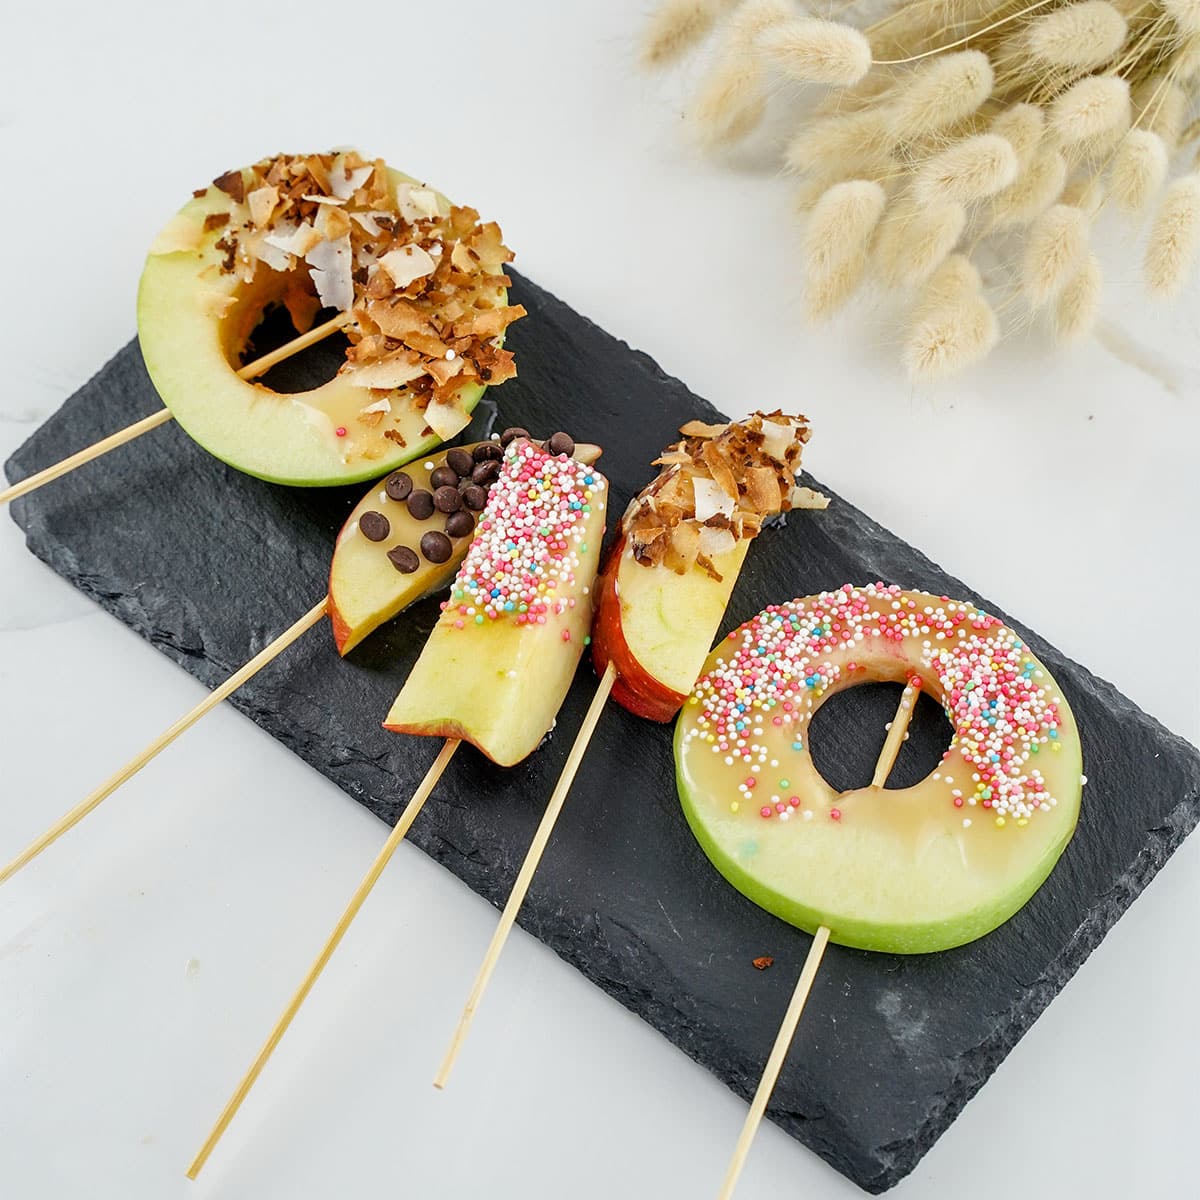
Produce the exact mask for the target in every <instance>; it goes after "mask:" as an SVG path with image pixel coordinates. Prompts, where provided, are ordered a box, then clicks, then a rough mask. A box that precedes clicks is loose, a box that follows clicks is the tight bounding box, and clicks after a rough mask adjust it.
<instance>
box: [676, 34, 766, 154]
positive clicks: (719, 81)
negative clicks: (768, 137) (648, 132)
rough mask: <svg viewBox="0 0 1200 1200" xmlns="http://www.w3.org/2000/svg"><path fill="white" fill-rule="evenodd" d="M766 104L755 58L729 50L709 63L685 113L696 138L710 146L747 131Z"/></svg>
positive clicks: (759, 117)
mask: <svg viewBox="0 0 1200 1200" xmlns="http://www.w3.org/2000/svg"><path fill="white" fill-rule="evenodd" d="M766 107H767V100H766V96H765V94H764V91H763V80H762V69H761V67H760V66H759V64H758V61H757V60H756V59H755V58H754V57H752V56H751V55H748V54H741V53H737V52H736V51H732V50H731V51H727V52H726V53H724V54H723V55H722V56H721V57H720V58H719V59H718V60H717V62H716V63H715V64H714V65H713V67H712V70H711V71H710V72H709V74H708V76H707V78H706V79H705V80H704V82H703V84H701V87H700V92H699V94H698V95H697V97H696V102H695V104H694V105H693V106H692V110H691V113H690V114H689V116H690V119H691V122H692V125H693V128H694V129H695V131H696V135H697V137H698V138H699V140H700V141H701V142H702V143H703V144H704V145H706V146H709V147H713V146H719V145H721V144H722V143H725V142H735V141H737V140H738V139H739V138H741V137H744V136H745V135H746V134H748V133H749V132H750V131H751V130H752V129H753V128H754V127H755V126H756V125H757V124H758V123H759V122H760V121H761V120H762V117H763V113H764V112H765V111H766Z"/></svg>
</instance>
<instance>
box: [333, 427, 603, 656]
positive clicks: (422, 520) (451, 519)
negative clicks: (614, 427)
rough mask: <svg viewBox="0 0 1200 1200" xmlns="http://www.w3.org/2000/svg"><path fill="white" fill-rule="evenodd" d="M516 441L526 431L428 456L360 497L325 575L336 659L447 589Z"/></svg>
mask: <svg viewBox="0 0 1200 1200" xmlns="http://www.w3.org/2000/svg"><path fill="white" fill-rule="evenodd" d="M517 436H526V431H525V430H523V429H510V430H506V431H505V433H504V435H503V436H502V437H501V438H500V440H499V441H485V442H475V443H473V444H471V445H467V446H455V447H453V448H452V449H450V450H444V451H442V452H441V453H439V454H434V455H430V456H429V457H427V458H423V459H421V460H420V461H418V462H415V463H411V464H409V465H408V466H407V467H406V468H404V469H403V470H400V471H393V472H392V474H390V475H389V476H388V477H387V478H386V479H384V480H382V481H381V482H379V483H378V484H376V485H375V486H374V487H373V488H372V489H371V490H370V491H369V492H368V493H367V494H366V495H365V496H364V497H363V498H362V500H361V501H360V502H359V503H358V505H357V506H356V507H355V509H354V511H353V512H352V513H351V514H350V516H349V517H348V518H347V520H346V523H345V524H344V525H343V526H342V530H341V532H340V533H339V534H338V538H337V543H336V544H335V546H334V551H333V564H332V566H331V568H330V572H329V618H330V621H331V623H332V625H333V636H334V641H335V642H336V643H337V648H338V653H339V654H342V655H346V654H349V652H350V651H351V650H353V649H354V647H355V646H357V645H358V644H359V642H361V641H362V640H363V638H365V637H366V636H367V635H368V634H370V633H371V632H372V631H374V630H376V629H378V628H379V626H380V625H382V624H383V623H384V622H385V621H389V620H391V618H392V617H394V616H395V615H396V614H397V613H399V612H401V611H403V610H404V609H405V608H407V607H408V606H409V605H410V604H412V603H414V602H415V601H417V600H419V599H421V597H422V596H427V595H429V594H430V593H431V592H436V591H438V590H439V589H440V588H443V587H446V586H448V585H449V583H450V581H451V580H452V579H453V578H454V574H455V572H456V571H457V570H458V568H459V565H460V564H461V563H462V560H463V558H464V557H465V556H466V553H467V548H468V547H469V546H470V544H471V538H472V536H473V535H474V532H475V523H476V521H477V520H478V518H479V514H480V513H481V512H482V511H483V508H484V505H485V504H486V502H487V498H488V492H489V489H490V488H491V485H492V483H493V482H494V481H495V480H496V478H497V477H498V475H499V474H500V460H501V457H502V455H503V452H504V447H506V446H507V445H508V443H509V442H510V441H512V440H513V438H515V437H517ZM539 444H540V443H539ZM545 445H546V446H547V447H551V448H554V449H556V450H557V451H558V452H559V453H570V454H571V455H572V456H573V457H574V458H575V459H577V460H578V461H579V462H581V463H586V464H589V465H590V464H591V463H594V462H595V461H596V460H597V459H598V458H599V457H600V447H599V446H596V445H592V444H590V443H581V444H580V445H576V444H575V443H574V441H573V440H572V439H571V437H570V436H569V435H567V434H565V433H556V434H554V435H553V436H552V437H551V438H550V439H548V441H547V442H546V443H545Z"/></svg>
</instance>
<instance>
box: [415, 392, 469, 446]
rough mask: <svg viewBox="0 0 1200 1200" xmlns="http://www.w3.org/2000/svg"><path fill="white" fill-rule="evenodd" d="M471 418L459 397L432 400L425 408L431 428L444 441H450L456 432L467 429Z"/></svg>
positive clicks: (426, 418) (426, 417)
mask: <svg viewBox="0 0 1200 1200" xmlns="http://www.w3.org/2000/svg"><path fill="white" fill-rule="evenodd" d="M470 419H471V418H470V416H469V415H468V414H467V413H465V412H463V410H462V405H461V404H459V403H458V398H457V397H453V398H451V399H449V400H436V399H435V400H432V401H430V404H429V407H428V408H427V409H426V410H425V420H426V421H427V422H428V424H429V427H430V429H432V430H433V432H434V433H436V434H437V435H438V437H439V438H441V440H442V441H443V442H448V441H449V440H450V439H451V438H452V437H454V435H455V434H456V433H459V432H461V431H462V430H463V429H465V428H466V427H467V423H468V422H469V421H470Z"/></svg>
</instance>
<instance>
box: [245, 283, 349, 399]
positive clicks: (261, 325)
mask: <svg viewBox="0 0 1200 1200" xmlns="http://www.w3.org/2000/svg"><path fill="white" fill-rule="evenodd" d="M336 316H337V312H336V310H335V309H332V308H323V309H321V310H320V312H318V313H317V315H316V316H315V317H314V318H313V322H312V323H313V325H320V324H322V323H323V322H325V321H330V320H332V319H333V318H334V317H336ZM297 336H299V331H298V330H297V329H296V327H295V325H293V324H292V318H291V317H290V316H289V314H288V311H287V309H286V308H285V307H284V305H283V304H268V305H267V307H266V308H265V309H263V312H262V314H261V316H260V318H259V321H258V324H257V325H255V327H254V330H253V332H252V333H251V334H250V337H249V338H248V339H247V341H246V344H245V346H244V348H243V349H242V352H241V354H240V355H239V362H238V365H239V366H245V364H246V363H252V362H254V360H255V359H256V358H261V357H262V356H263V355H264V354H270V352H271V351H272V350H278V349H279V347H280V346H283V345H285V344H286V343H288V342H290V341H291V340H292V339H293V338H294V337H297ZM349 345H350V341H349V339H348V338H347V337H346V335H345V334H344V333H343V332H342V331H341V330H340V329H339V330H337V331H336V332H334V333H331V334H330V335H329V336H328V337H326V338H323V339H322V340H321V341H319V342H317V343H316V345H314V346H307V347H306V348H305V349H303V350H301V351H300V352H299V353H298V354H293V355H292V356H291V358H285V359H284V360H283V362H281V363H276V364H275V366H273V367H272V368H271V369H270V370H269V371H268V372H267V373H266V374H265V375H260V376H259V377H258V379H257V380H256V381H255V382H257V383H261V384H262V385H263V386H264V387H269V388H270V389H271V390H272V391H273V392H280V393H282V394H284V395H290V394H293V393H296V392H308V391H312V390H313V389H314V388H319V387H321V385H322V384H326V383H328V382H329V381H330V380H331V379H332V378H333V377H334V376H335V375H336V374H337V373H338V368H339V367H340V366H341V365H342V363H343V362H345V360H346V349H347V347H348V346H349Z"/></svg>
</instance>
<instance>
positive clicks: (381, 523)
mask: <svg viewBox="0 0 1200 1200" xmlns="http://www.w3.org/2000/svg"><path fill="white" fill-rule="evenodd" d="M358 527H359V529H361V530H362V535H363V537H365V538H366V539H367V540H368V541H370V542H382V541H383V539H384V538H385V537H387V535H388V534H389V533H391V532H392V523H391V521H389V520H388V519H387V517H385V516H384V515H383V513H378V512H365V513H363V515H362V516H361V517H359V518H358Z"/></svg>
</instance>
